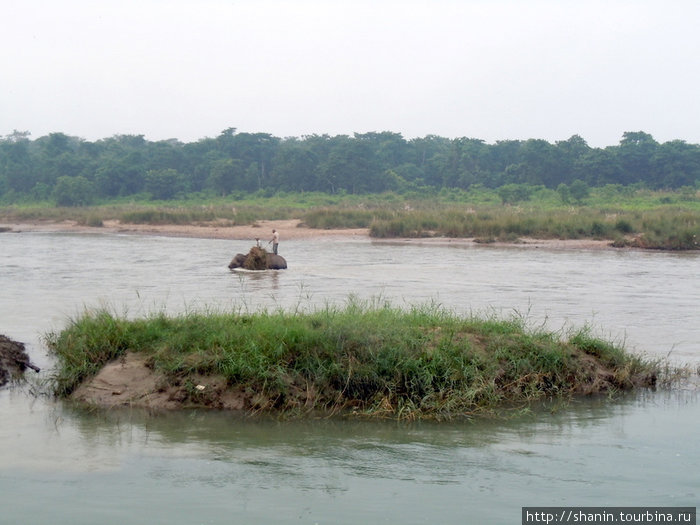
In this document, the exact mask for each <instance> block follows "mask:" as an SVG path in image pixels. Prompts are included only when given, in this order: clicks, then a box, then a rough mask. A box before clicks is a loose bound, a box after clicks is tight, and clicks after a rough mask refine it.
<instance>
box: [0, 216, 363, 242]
mask: <svg viewBox="0 0 700 525" xmlns="http://www.w3.org/2000/svg"><path fill="white" fill-rule="evenodd" d="M0 227H4V228H6V231H7V230H11V231H12V232H15V233H19V232H23V231H24V232H37V231H40V232H75V233H99V232H107V233H132V234H139V235H163V236H168V237H196V238H202V239H232V240H249V241H252V242H254V241H255V239H260V240H261V241H264V242H267V241H268V240H269V239H271V238H272V230H273V228H274V229H276V230H277V231H278V232H279V234H280V243H282V242H284V241H285V240H287V239H308V238H315V237H355V236H361V237H368V236H369V230H368V229H367V228H345V229H337V230H321V229H316V228H308V227H306V226H304V225H303V224H302V222H301V221H300V220H299V219H287V220H277V221H257V222H256V223H255V224H249V225H239V226H228V225H224V224H220V223H217V222H211V223H205V224H130V223H121V222H120V221H117V220H108V221H104V223H103V225H102V226H100V227H94V226H85V225H81V224H78V223H77V222H76V221H60V222H51V221H42V222H33V223H21V224H13V225H0Z"/></svg>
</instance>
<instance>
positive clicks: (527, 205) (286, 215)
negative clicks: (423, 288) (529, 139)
mask: <svg viewBox="0 0 700 525" xmlns="http://www.w3.org/2000/svg"><path fill="white" fill-rule="evenodd" d="M274 219H300V220H301V221H302V222H303V223H304V224H305V225H306V226H309V227H311V228H319V229H336V228H369V229H370V235H372V236H373V237H378V238H391V237H434V236H445V237H455V238H457V237H466V238H471V237H473V238H477V239H479V240H481V241H496V240H502V241H513V240H516V239H519V238H522V237H539V238H552V239H583V238H593V239H603V240H609V241H611V243H614V245H616V246H636V247H640V248H657V249H672V250H687V249H699V248H700V241H699V239H700V199H698V197H697V194H696V193H688V192H674V193H671V192H652V191H649V190H634V189H632V188H625V187H615V186H606V187H604V188H594V189H593V190H592V192H591V197H590V198H589V199H587V200H586V202H585V203H583V204H578V205H576V206H573V205H564V204H563V203H562V202H561V200H560V199H558V197H557V194H556V192H554V191H553V190H547V189H545V188H540V189H538V190H537V191H534V192H533V196H532V198H531V199H530V200H527V201H523V202H520V203H518V204H517V205H508V206H506V205H502V204H500V203H499V200H498V196H497V192H496V190H489V189H486V188H477V189H473V190H470V191H462V190H449V191H448V190H443V191H440V192H437V193H435V194H430V195H428V194H406V195H398V194H391V193H388V194H378V195H327V194H319V193H296V194H295V193H280V194H276V195H273V196H270V197H264V196H262V195H258V194H253V195H246V196H244V195H239V196H236V198H235V199H234V198H221V197H216V198H208V199H205V198H201V199H190V200H186V201H177V202H159V203H154V202H148V201H143V202H133V203H131V202H130V203H110V204H105V205H102V206H93V207H86V208H56V207H53V206H49V205H48V204H47V203H44V204H39V205H33V206H8V207H2V208H0V220H6V221H15V222H16V221H34V220H52V221H61V220H76V221H78V222H79V223H81V224H88V225H94V226H99V225H100V224H103V223H104V221H108V220H118V221H121V222H123V223H147V224H214V225H217V226H233V225H240V224H253V223H255V222H256V221H260V220H274Z"/></svg>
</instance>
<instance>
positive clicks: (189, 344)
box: [47, 299, 660, 419]
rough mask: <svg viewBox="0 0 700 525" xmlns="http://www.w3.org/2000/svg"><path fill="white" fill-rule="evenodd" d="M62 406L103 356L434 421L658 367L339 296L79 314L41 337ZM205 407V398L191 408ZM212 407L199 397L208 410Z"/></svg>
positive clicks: (288, 405)
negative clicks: (227, 308) (219, 307)
mask: <svg viewBox="0 0 700 525" xmlns="http://www.w3.org/2000/svg"><path fill="white" fill-rule="evenodd" d="M47 342H48V345H49V347H50V349H51V350H52V352H53V353H55V355H56V356H57V357H58V363H59V364H58V367H57V369H56V372H55V375H54V378H53V383H52V384H53V391H54V393H55V394H56V395H58V396H61V397H64V396H68V395H70V394H71V392H73V391H74V390H75V389H76V388H77V387H78V386H79V385H80V384H81V383H82V382H83V381H85V380H86V379H88V378H90V377H92V376H93V375H95V374H96V373H97V372H98V371H99V370H100V369H101V367H102V366H104V365H105V364H106V363H108V362H109V361H112V360H114V359H117V358H119V357H121V356H124V355H125V354H126V353H127V352H138V353H141V354H144V355H145V356H146V358H147V362H148V363H149V366H151V367H153V369H154V370H155V371H156V372H158V373H159V374H162V375H163V377H165V378H166V379H165V381H166V383H167V384H169V385H190V388H189V389H187V388H186V389H185V392H186V394H185V399H184V402H185V403H186V404H188V403H189V404H193V405H197V404H202V399H200V398H198V397H197V393H196V392H193V391H192V388H191V385H194V384H197V381H200V380H201V379H198V378H201V377H207V376H220V377H223V378H224V380H225V382H226V384H227V385H228V388H229V389H232V390H235V391H237V392H240V393H243V394H244V395H245V397H246V407H245V408H246V410H248V411H250V412H254V411H264V412H274V413H283V414H292V415H295V414H302V413H308V412H313V413H342V414H354V415H362V416H367V417H392V418H437V419H446V418H451V417H455V416H463V415H473V414H480V413H492V412H493V411H494V410H497V409H498V408H499V407H503V406H506V405H512V404H513V403H516V404H518V403H520V404H522V403H528V402H531V401H534V400H537V399H541V398H545V397H548V396H557V397H568V396H570V395H573V394H577V393H579V394H580V393H597V392H605V391H616V390H621V389H627V388H632V387H634V386H639V385H653V384H654V383H655V382H656V378H657V375H658V373H659V370H660V368H659V366H658V364H655V363H651V362H648V361H645V360H643V359H641V358H639V357H637V356H633V355H630V354H628V353H626V352H625V351H624V350H623V349H622V348H620V347H618V346H616V345H614V344H612V343H609V342H605V341H601V340H598V339H596V338H594V337H591V336H590V333H589V332H588V331H586V330H582V331H579V332H577V333H574V334H572V335H571V336H570V337H569V338H568V339H567V340H561V339H560V337H558V336H557V335H556V334H553V333H547V332H543V331H529V330H527V329H526V328H525V326H524V324H523V321H522V320H521V319H520V318H514V319H506V320H500V319H496V318H485V319H479V318H476V317H460V316H457V315H455V314H453V313H451V312H448V311H445V310H443V309H440V308H438V307H436V306H432V305H428V306H421V307H412V308H409V309H398V308H395V307H393V306H391V305H388V304H380V303H379V302H377V301H375V302H373V303H363V302H359V301H357V300H352V299H351V300H349V301H348V302H347V304H346V305H345V306H343V307H332V306H326V307H325V308H320V309H318V310H314V311H309V312H298V311H297V312H285V311H274V312H268V311H263V312H259V313H255V314H249V313H241V312H233V313H221V312H213V313H202V314H200V313H190V314H187V315H183V316H176V317H168V316H165V315H164V314H156V315H153V316H150V317H147V318H144V319H136V320H128V319H126V318H123V317H119V316H115V315H114V314H112V313H109V312H108V311H105V310H98V311H89V312H86V313H85V314H83V315H82V316H81V317H79V318H77V319H75V320H73V321H71V322H70V324H69V325H68V326H67V327H66V328H65V329H64V330H62V331H61V332H58V333H51V334H48V335H47ZM204 404H207V403H204ZM209 404H211V400H210V401H209Z"/></svg>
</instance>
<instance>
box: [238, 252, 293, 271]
mask: <svg viewBox="0 0 700 525" xmlns="http://www.w3.org/2000/svg"><path fill="white" fill-rule="evenodd" d="M228 267H229V269H231V270H233V269H235V268H245V269H247V270H286V269H287V261H286V260H285V258H284V257H282V256H281V255H277V254H274V253H268V252H267V251H265V250H263V249H262V248H258V247H257V246H254V247H252V248H251V249H250V251H249V252H248V253H247V254H246V255H244V254H242V253H237V254H236V255H235V256H234V257H233V259H231V262H230V263H229V265H228Z"/></svg>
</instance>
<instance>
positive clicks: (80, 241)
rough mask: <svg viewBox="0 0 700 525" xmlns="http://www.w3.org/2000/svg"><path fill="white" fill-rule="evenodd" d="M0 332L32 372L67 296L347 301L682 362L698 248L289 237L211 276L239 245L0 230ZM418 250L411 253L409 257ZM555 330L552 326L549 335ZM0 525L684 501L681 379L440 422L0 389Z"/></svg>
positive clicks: (694, 333) (69, 300)
mask: <svg viewBox="0 0 700 525" xmlns="http://www.w3.org/2000/svg"><path fill="white" fill-rule="evenodd" d="M0 242H1V243H2V245H1V250H2V258H0V265H2V267H1V268H0V270H2V271H0V290H2V296H1V297H0V320H1V321H2V327H0V331H2V333H5V334H7V335H8V336H10V337H12V338H14V339H17V340H20V341H23V342H25V343H27V344H28V348H29V350H30V353H31V356H32V359H33V360H34V361H35V362H37V363H38V364H39V365H40V366H42V367H43V368H45V369H47V368H48V369H50V367H51V364H52V363H51V358H50V357H49V356H48V355H47V354H46V350H45V348H44V347H43V345H42V343H41V337H42V334H43V333H45V332H46V331H49V330H52V329H60V328H61V327H62V326H64V325H65V323H66V322H67V320H68V319H69V318H70V317H71V316H74V315H76V314H77V313H79V312H80V311H81V310H82V309H83V308H86V307H88V308H91V307H95V306H99V305H106V306H108V307H109V308H112V309H114V310H116V311H117V312H118V313H121V312H124V313H126V314H127V315H130V316H140V315H146V314H148V313H152V312H154V311H161V310H166V311H168V312H171V313H177V312H182V311H187V310H193V309H202V308H204V309H230V308H236V309H241V310H255V309H258V308H278V307H281V308H285V309H295V308H312V307H314V305H320V304H324V303H327V302H329V303H339V302H343V301H345V300H347V298H348V295H349V294H356V295H357V296H359V297H363V298H371V297H376V296H377V295H381V296H382V297H383V298H386V299H389V300H391V301H392V303H394V304H397V305H403V304H415V303H418V302H425V301H434V302H438V303H440V304H443V305H444V306H447V307H449V308H451V309H454V310H456V311H458V312H463V313H470V312H472V311H475V312H481V311H484V310H486V311H493V312H496V313H499V314H505V315H508V314H511V313H513V312H518V314H520V315H526V316H527V317H528V319H529V321H530V322H531V323H533V324H536V325H540V324H547V325H548V326H551V327H554V329H560V328H561V327H566V326H572V325H573V326H582V325H583V324H585V323H593V325H594V327H596V329H598V330H599V331H602V332H604V333H606V334H611V335H612V336H614V337H618V338H621V339H623V338H624V339H626V340H627V343H628V345H629V346H631V347H632V348H634V349H637V350H639V351H647V352H650V353H652V354H653V355H665V354H667V353H668V352H669V351H672V352H673V354H672V355H675V356H677V357H679V358H682V359H683V360H686V361H694V362H700V348H699V344H700V323H698V322H697V321H698V318H697V315H698V314H697V312H698V311H700V310H699V309H698V306H700V289H699V288H700V286H698V272H697V263H698V260H699V257H698V256H697V254H695V255H693V254H663V253H643V252H634V251H622V252H615V251H611V252H607V251H606V252H587V251H579V252H566V251H556V252H548V251H545V250H533V249H519V248H513V249H494V248H490V247H473V246H449V247H442V248H440V250H442V251H441V252H440V257H435V256H434V252H435V250H436V248H435V247H434V246H421V245H395V244H390V243H380V242H370V241H368V240H362V239H357V240H351V241H328V240H323V241H304V242H301V241H299V242H295V241H290V242H286V243H284V245H283V246H282V247H283V248H284V252H283V255H284V256H285V257H286V258H287V260H288V262H289V266H290V268H289V270H287V271H284V272H266V273H262V274H245V275H237V274H234V273H231V272H229V271H228V270H227V268H226V264H227V263H228V261H229V260H230V257H231V255H232V254H233V253H236V252H239V251H244V250H245V249H246V248H247V247H248V246H247V245H245V243H240V242H238V243H235V242H227V241H220V240H219V241H216V240H199V239H171V238H158V237H156V238H142V237H137V236H114V235H91V236H85V235H83V236H78V235H61V234H18V235H15V234H12V235H6V236H2V237H0ZM426 261H430V264H429V265H428V264H427V263H426ZM564 329H566V328H564ZM0 414H2V415H3V420H2V421H1V422H0V509H2V514H0V516H2V518H0V522H3V523H4V522H7V523H28V522H35V523H56V524H64V523H65V524H71V525H73V524H80V523H86V524H87V523H90V524H92V523H96V522H99V523H101V524H105V525H106V524H111V523H115V524H116V523H120V524H123V523H168V524H178V523H182V524H185V523H188V524H189V523H236V522H240V523H290V522H294V523H397V522H401V523H478V522H483V523H487V522H488V523H514V522H516V521H517V520H519V516H520V507H521V506H525V505H590V506H594V505H599V504H610V505H613V504H617V505H659V506H661V505H695V504H696V502H697V500H698V496H699V494H698V488H697V487H698V486H700V483H698V481H699V480H700V478H699V476H698V474H697V473H698V472H700V468H699V467H700V464H699V462H700V459H699V457H698V454H697V452H696V449H697V447H696V440H697V438H696V436H697V435H698V433H699V431H700V417H699V416H700V403H699V402H698V393H697V392H696V391H692V390H690V391H672V392H655V393H654V392H642V393H638V394H634V395H629V396H624V397H622V398H619V399H616V400H609V399H606V398H596V399H582V400H576V401H573V402H572V403H571V404H568V405H567V404H564V405H562V404H561V403H545V404H544V405H543V406H540V407H535V408H534V409H533V410H532V411H530V412H526V413H522V414H519V415H517V416H515V417H512V418H509V419H505V420H504V419H497V418H494V419H483V420H473V421H461V422H453V423H440V424H437V423H430V422H422V423H392V422H368V421H338V420H318V421H303V422H302V421H277V420H274V419H263V420H251V419H245V418H240V417H235V416H232V415H231V414H228V413H219V412H207V411H182V412H176V413H172V414H158V415H154V414H148V413H144V412H142V411H136V410H114V411H109V412H90V411H85V410H83V409H80V408H79V407H75V406H72V405H70V404H64V403H58V402H53V401H50V400H47V399H44V398H38V399H37V398H32V397H31V396H28V395H27V394H26V393H25V392H24V391H22V390H12V391H8V390H5V391H2V392H0Z"/></svg>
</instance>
